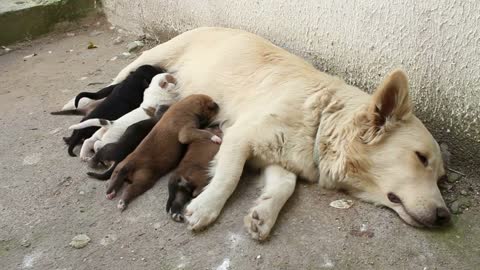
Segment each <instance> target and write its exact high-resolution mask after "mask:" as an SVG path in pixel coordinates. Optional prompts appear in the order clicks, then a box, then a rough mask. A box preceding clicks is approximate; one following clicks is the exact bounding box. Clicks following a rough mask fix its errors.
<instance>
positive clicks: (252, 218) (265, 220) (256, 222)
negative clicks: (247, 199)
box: [243, 205, 275, 241]
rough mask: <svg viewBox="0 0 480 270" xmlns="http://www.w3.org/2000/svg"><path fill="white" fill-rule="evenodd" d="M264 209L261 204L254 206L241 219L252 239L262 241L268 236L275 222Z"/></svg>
mask: <svg viewBox="0 0 480 270" xmlns="http://www.w3.org/2000/svg"><path fill="white" fill-rule="evenodd" d="M266 210H267V209H265V208H262V207H261V205H259V206H256V207H254V208H252V209H251V210H250V213H249V214H248V215H246V216H245V218H244V219H243V223H244V224H245V227H246V229H247V231H248V233H249V234H250V235H251V236H252V238H253V239H255V240H258V241H264V240H266V239H267V238H268V236H269V235H270V231H271V230H272V227H273V225H274V223H275V220H274V219H272V217H271V215H270V213H269V212H268V211H266Z"/></svg>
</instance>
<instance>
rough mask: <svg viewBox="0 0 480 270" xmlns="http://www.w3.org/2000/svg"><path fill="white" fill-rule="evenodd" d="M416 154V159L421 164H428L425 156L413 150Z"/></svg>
mask: <svg viewBox="0 0 480 270" xmlns="http://www.w3.org/2000/svg"><path fill="white" fill-rule="evenodd" d="M415 154H416V155H417V158H418V160H419V161H420V162H421V163H422V164H423V166H425V167H427V166H428V159H427V157H426V156H424V155H422V154H421V153H420V152H415Z"/></svg>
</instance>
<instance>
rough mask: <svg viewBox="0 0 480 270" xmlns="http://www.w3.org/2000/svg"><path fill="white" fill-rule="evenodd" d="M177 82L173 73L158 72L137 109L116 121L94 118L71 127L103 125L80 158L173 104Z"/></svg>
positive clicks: (86, 144)
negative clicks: (157, 109) (163, 106)
mask: <svg viewBox="0 0 480 270" xmlns="http://www.w3.org/2000/svg"><path fill="white" fill-rule="evenodd" d="M175 84H176V80H175V78H174V77H173V76H172V75H170V74H168V73H162V74H158V75H156V76H155V77H153V79H152V82H151V83H150V85H149V86H148V88H147V89H145V92H144V93H143V102H142V104H140V107H138V108H136V109H135V110H133V111H131V112H129V113H127V114H125V115H124V116H122V117H120V118H119V119H117V120H115V121H109V120H106V119H97V118H94V119H88V120H86V121H83V122H81V123H79V124H76V125H73V126H71V127H69V129H83V128H87V127H92V126H96V127H101V128H100V129H99V130H97V131H96V132H95V133H94V134H93V135H92V136H91V137H90V138H88V139H87V140H85V142H84V143H83V145H82V149H81V151H80V158H81V159H82V160H83V161H87V160H88V159H89V157H88V155H89V153H90V152H91V150H94V151H95V152H97V151H98V150H99V149H101V148H102V147H103V146H104V145H105V144H108V143H114V142H116V141H118V139H120V137H121V136H122V134H123V133H124V132H125V130H126V129H127V128H128V127H129V126H130V125H132V124H134V123H137V122H139V121H142V120H146V119H148V118H150V117H152V116H153V113H154V112H155V110H156V108H158V107H159V106H161V105H170V104H172V103H173V102H174V101H175V99H176V98H177V93H176V91H175Z"/></svg>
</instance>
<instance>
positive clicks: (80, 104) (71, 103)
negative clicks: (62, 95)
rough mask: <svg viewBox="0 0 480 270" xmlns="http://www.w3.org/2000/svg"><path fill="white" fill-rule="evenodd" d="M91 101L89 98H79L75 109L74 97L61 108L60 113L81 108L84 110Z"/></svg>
mask: <svg viewBox="0 0 480 270" xmlns="http://www.w3.org/2000/svg"><path fill="white" fill-rule="evenodd" d="M93 101H95V100H93V99H90V98H87V97H84V98H81V99H80V100H79V101H78V107H75V97H73V98H72V99H70V100H69V101H68V102H67V103H66V104H65V105H63V107H62V111H66V110H74V109H82V108H85V107H87V106H88V105H89V104H90V103H92V102H93Z"/></svg>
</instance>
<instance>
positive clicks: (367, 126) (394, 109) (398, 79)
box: [357, 70, 412, 143]
mask: <svg viewBox="0 0 480 270" xmlns="http://www.w3.org/2000/svg"><path fill="white" fill-rule="evenodd" d="M411 115H412V102H411V100H410V96H409V94H408V79H407V75H406V74H405V73H404V72H403V71H401V70H395V71H393V72H392V73H390V74H389V75H388V76H387V78H385V79H384V81H383V82H382V84H380V86H379V87H378V88H377V90H376V91H375V92H374V93H373V96H372V99H371V101H370V105H369V107H368V109H367V111H366V113H363V114H359V115H358V117H357V125H359V126H360V127H361V132H360V137H361V139H362V141H363V142H364V143H373V142H374V141H376V140H377V139H379V138H380V137H381V135H382V134H384V133H385V132H388V130H389V129H390V128H393V127H394V126H395V125H396V123H399V121H401V120H405V119H407V118H409V117H410V116H411Z"/></svg>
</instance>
